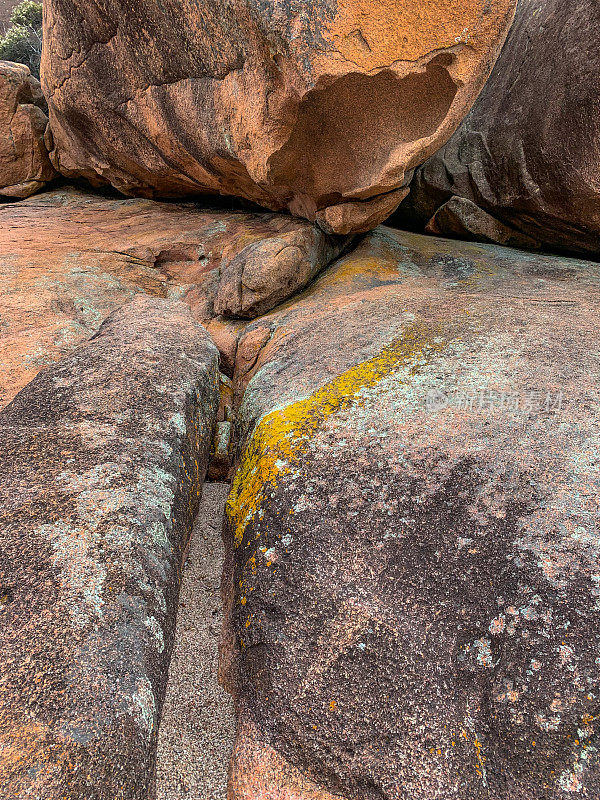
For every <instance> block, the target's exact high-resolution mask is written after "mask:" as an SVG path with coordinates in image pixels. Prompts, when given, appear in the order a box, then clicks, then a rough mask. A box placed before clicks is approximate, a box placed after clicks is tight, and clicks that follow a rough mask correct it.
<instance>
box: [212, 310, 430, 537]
mask: <svg viewBox="0 0 600 800" xmlns="http://www.w3.org/2000/svg"><path fill="white" fill-rule="evenodd" d="M444 344H445V341H444V339H443V338H442V337H441V336H440V331H437V330H431V329H430V328H428V327H427V326H425V325H424V324H421V323H412V324H411V325H410V326H409V327H407V328H406V330H405V331H404V333H403V334H402V335H401V336H400V337H398V338H397V339H395V340H394V341H393V342H391V344H389V345H388V346H387V347H385V348H384V349H383V350H382V351H381V352H380V353H379V354H378V355H377V356H375V357H374V358H371V359H369V360H368V361H364V362H362V363H360V364H357V365H356V366H354V367H351V368H350V369H348V370H346V372H344V373H343V374H342V375H340V376H338V377H337V378H334V379H333V380H332V381H329V382H328V383H326V384H325V385H324V386H322V387H321V388H320V389H318V390H317V391H316V392H314V393H313V394H312V395H311V396H310V397H307V398H306V399H304V400H299V401H297V402H296V403H292V404H291V405H289V406H287V407H285V408H282V409H277V410H275V411H272V412H271V413H269V414H267V415H266V416H265V417H263V419H262V420H261V421H260V422H259V424H258V425H257V427H256V429H255V431H254V433H253V435H252V438H251V440H250V443H249V444H248V446H247V448H246V451H245V453H244V456H243V459H242V462H241V464H240V467H239V469H238V471H237V473H236V476H235V479H234V482H233V487H232V490H231V493H230V495H229V498H228V501H227V517H228V520H229V522H230V524H231V527H232V529H233V531H234V542H235V546H236V547H239V545H240V544H241V543H242V540H243V537H244V532H245V530H246V527H247V525H248V523H249V522H250V521H251V520H252V519H253V518H254V515H255V514H256V513H257V511H258V509H259V508H260V506H261V503H262V501H263V500H264V498H265V496H266V493H267V492H268V491H269V490H270V489H272V488H274V487H275V486H276V485H277V481H278V479H279V477H280V476H281V475H285V474H287V473H289V471H290V470H291V469H293V466H294V464H297V463H298V462H299V460H300V458H301V457H302V455H303V454H304V453H305V452H306V450H307V449H308V447H309V445H310V442H311V439H312V438H313V436H314V435H315V433H316V432H317V431H318V430H319V428H320V427H321V426H322V425H323V424H324V423H325V422H326V420H327V419H328V418H329V417H330V416H332V415H333V414H336V413H339V412H341V411H344V410H347V409H349V408H350V407H351V406H352V405H354V404H356V403H361V402H363V401H361V398H360V394H361V392H363V391H365V390H369V389H373V388H374V387H375V386H377V384H379V383H380V382H381V381H382V380H383V379H384V378H386V377H387V376H389V375H392V374H394V373H396V372H398V371H399V370H401V369H402V368H409V367H410V366H411V365H414V364H415V362H416V361H417V360H418V359H422V358H424V357H429V358H431V357H432V356H434V355H435V354H436V353H439V352H440V351H441V350H442V349H443V347H444Z"/></svg>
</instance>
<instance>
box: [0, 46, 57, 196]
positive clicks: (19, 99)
mask: <svg viewBox="0 0 600 800" xmlns="http://www.w3.org/2000/svg"><path fill="white" fill-rule="evenodd" d="M47 111H48V108H47V106H46V101H45V100H44V96H43V94H42V90H41V87H40V82H39V81H38V80H36V79H35V78H34V77H33V76H32V75H31V74H30V72H29V69H28V68H27V67H26V66H24V65H23V64H13V63H12V62H10V61H0V196H4V197H14V198H22V197H29V195H31V194H34V192H37V191H38V190H39V189H41V188H42V187H43V186H44V184H45V183H46V182H47V181H49V180H51V179H52V178H54V177H55V176H56V172H55V170H54V167H53V166H52V164H51V163H50V159H49V158H48V151H47V150H46V145H45V142H44V136H45V133H46V128H47V126H48V116H47Z"/></svg>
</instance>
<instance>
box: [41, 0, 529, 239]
mask: <svg viewBox="0 0 600 800" xmlns="http://www.w3.org/2000/svg"><path fill="white" fill-rule="evenodd" d="M515 5H516V0H463V2H461V3H456V2H455V0H436V1H435V2H434V0H409V2H402V3H398V2H396V1H395V0H385V2H372V1H371V0H311V2H309V3H298V2H296V0H225V1H224V0H161V2H158V0H143V2H137V3H136V4H135V7H134V8H132V6H131V3H129V2H125V0H108V1H107V2H104V3H103V4H102V6H101V7H100V6H97V7H96V6H94V7H90V4H89V2H87V0H48V2H47V3H46V6H45V11H46V13H45V30H44V36H45V41H46V42H47V43H48V46H47V47H46V48H45V50H44V55H43V64H42V76H43V82H44V89H45V93H46V96H47V97H48V101H49V107H50V119H51V125H52V131H53V136H54V150H53V151H52V159H53V163H54V164H55V165H56V167H57V168H58V169H59V170H60V172H62V173H63V174H64V175H67V176H84V177H86V178H88V179H89V180H90V181H92V182H95V183H99V182H103V183H106V182H109V183H111V184H112V185H113V186H115V187H116V188H118V189H120V190H121V191H123V192H125V193H127V194H142V195H145V196H161V197H164V196H182V195H189V194H197V193H200V192H202V193H204V192H209V193H222V194H229V195H237V196H240V197H244V198H247V199H249V200H251V201H255V202H257V203H259V204H261V205H264V206H267V207H268V208H271V209H273V210H281V209H286V208H287V209H289V210H291V211H292V212H293V213H294V214H297V215H300V216H305V217H308V218H309V219H310V220H318V222H319V224H320V225H321V226H322V227H323V228H324V229H326V230H327V231H328V232H332V231H333V232H337V233H352V232H360V231H366V230H369V229H371V228H373V227H375V225H377V223H378V222H380V221H382V220H383V219H385V217H387V216H388V215H389V214H390V213H391V212H392V211H393V210H394V209H395V208H396V207H397V205H398V203H399V202H400V201H401V200H402V198H403V197H405V196H406V189H405V188H403V187H404V186H405V184H406V182H407V181H408V180H409V178H410V171H411V169H412V168H414V167H415V166H416V165H417V164H419V163H422V162H423V161H424V160H425V158H427V157H428V156H429V155H431V154H432V153H433V152H434V151H435V150H436V149H437V148H438V147H440V145H441V144H443V143H444V142H445V141H446V140H447V139H448V137H449V136H450V134H451V133H452V132H453V131H454V130H455V129H456V126H457V125H458V124H459V122H460V120H461V119H462V118H463V117H464V115H465V113H466V112H467V110H468V109H469V108H470V106H471V105H472V103H473V101H474V99H475V97H476V96H477V94H478V93H479V91H480V90H481V87H482V86H483V84H484V82H485V80H486V78H487V77H488V75H489V72H490V69H491V67H492V65H493V63H494V60H495V58H496V57H497V54H498V52H499V49H500V47H501V45H502V42H503V40H504V37H505V35H506V32H507V30H508V27H509V25H510V22H511V19H512V15H513V12H514V8H515Z"/></svg>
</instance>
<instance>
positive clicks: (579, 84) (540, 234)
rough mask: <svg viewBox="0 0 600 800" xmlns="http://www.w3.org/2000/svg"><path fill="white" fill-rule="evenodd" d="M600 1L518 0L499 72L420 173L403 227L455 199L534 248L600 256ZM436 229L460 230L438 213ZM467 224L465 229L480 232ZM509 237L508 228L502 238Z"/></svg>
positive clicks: (466, 232)
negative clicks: (490, 217)
mask: <svg viewBox="0 0 600 800" xmlns="http://www.w3.org/2000/svg"><path fill="white" fill-rule="evenodd" d="M598 64H600V8H599V6H598V3H596V2H595V0H519V3H518V6H517V12H516V17H515V22H514V24H513V26H512V28H511V31H510V34H509V36H508V39H507V40H506V44H505V46H504V49H503V51H502V54H501V55H500V58H499V59H498V61H497V63H496V66H495V68H494V71H493V72H492V75H491V77H490V79H489V81H488V82H487V84H486V85H485V88H484V90H483V91H482V93H481V94H480V96H479V98H478V100H477V102H476V103H475V105H474V106H473V109H472V110H471V112H470V113H469V115H468V116H467V117H466V118H465V120H464V122H463V123H462V125H461V126H460V128H459V129H458V131H457V132H456V133H455V134H454V136H453V137H452V138H451V140H450V141H449V142H448V144H447V145H446V146H445V147H444V148H442V149H441V150H440V151H439V152H438V153H436V154H435V155H434V156H432V158H431V159H430V160H429V161H428V162H427V163H426V164H425V165H424V166H423V167H422V168H420V169H419V170H418V171H417V172H416V173H415V177H414V180H413V182H412V184H411V193H410V196H409V197H408V198H407V200H406V201H405V202H404V204H403V206H402V209H401V219H400V220H399V221H400V222H401V225H402V224H403V223H404V224H405V223H406V220H409V221H410V222H411V224H413V225H417V226H421V227H422V226H425V225H426V224H427V222H428V221H429V220H430V219H431V217H433V215H434V214H435V213H436V211H437V209H438V208H440V206H442V205H443V204H444V203H445V202H446V201H447V200H449V199H450V198H451V197H453V196H457V197H460V198H466V199H467V200H470V201H472V202H473V203H475V204H476V205H478V206H479V207H480V208H481V209H483V210H484V211H486V212H488V213H489V214H491V215H493V216H494V217H496V218H497V220H499V222H501V223H504V226H508V227H509V228H512V229H513V236H515V235H519V234H520V235H523V234H525V235H526V236H527V237H529V238H530V239H532V240H533V241H532V242H530V243H529V245H528V246H536V243H537V246H538V247H539V246H540V245H545V246H550V247H552V248H556V249H561V250H565V251H573V252H580V253H583V254H585V253H591V254H593V255H595V256H597V255H598V253H600V178H599V175H600V149H599V148H598V141H599V140H600V116H599V115H598V95H599V92H600V70H599V69H598ZM436 222H437V226H436V227H437V231H438V232H439V233H443V234H445V235H451V236H452V235H456V230H455V228H454V225H453V224H446V223H447V220H446V219H442V218H440V217H439V215H437V216H436ZM478 233H479V231H478V229H477V225H476V226H475V227H474V228H472V227H470V225H469V224H468V223H467V225H466V228H465V229H463V230H462V231H460V236H463V237H464V236H467V237H469V238H475V239H478V238H479V235H478ZM496 240H497V241H498V242H500V243H504V242H506V237H505V235H504V234H502V235H501V236H500V237H499V238H497V239H496Z"/></svg>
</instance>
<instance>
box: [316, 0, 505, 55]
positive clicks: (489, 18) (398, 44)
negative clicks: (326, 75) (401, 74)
mask: <svg viewBox="0 0 600 800" xmlns="http://www.w3.org/2000/svg"><path fill="white" fill-rule="evenodd" d="M374 6H375V4H374V3H373V2H372V0H338V3H337V14H336V16H335V17H334V19H333V20H332V22H331V23H329V25H328V26H327V33H328V37H329V38H330V40H331V41H332V43H333V44H334V45H335V47H336V48H337V49H338V50H339V52H340V53H341V54H342V55H343V56H344V58H346V59H347V60H348V61H352V62H354V63H355V64H356V65H357V66H359V67H361V68H362V69H365V70H371V69H377V68H379V67H382V66H387V65H391V64H393V63H394V62H396V61H401V60H402V61H416V60H417V59H419V58H420V57H421V56H423V55H426V54H427V53H431V52H432V51H435V50H441V49H443V48H449V47H453V46H456V44H457V43H465V44H469V45H471V46H478V45H479V44H480V41H481V40H482V39H486V38H489V36H490V33H491V31H492V30H493V29H494V28H497V27H498V26H499V24H501V21H502V18H503V16H504V15H505V14H506V6H505V5H500V6H499V5H498V4H496V5H495V6H494V7H493V8H492V7H490V4H489V2H487V3H486V0H463V2H461V3H456V2H455V1H454V0H439V1H438V0H435V1H434V0H408V2H402V3H398V2H397V0H379V2H378V3H377V4H376V7H377V13H374ZM486 6H487V9H488V11H487V13H485V9H486Z"/></svg>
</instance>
